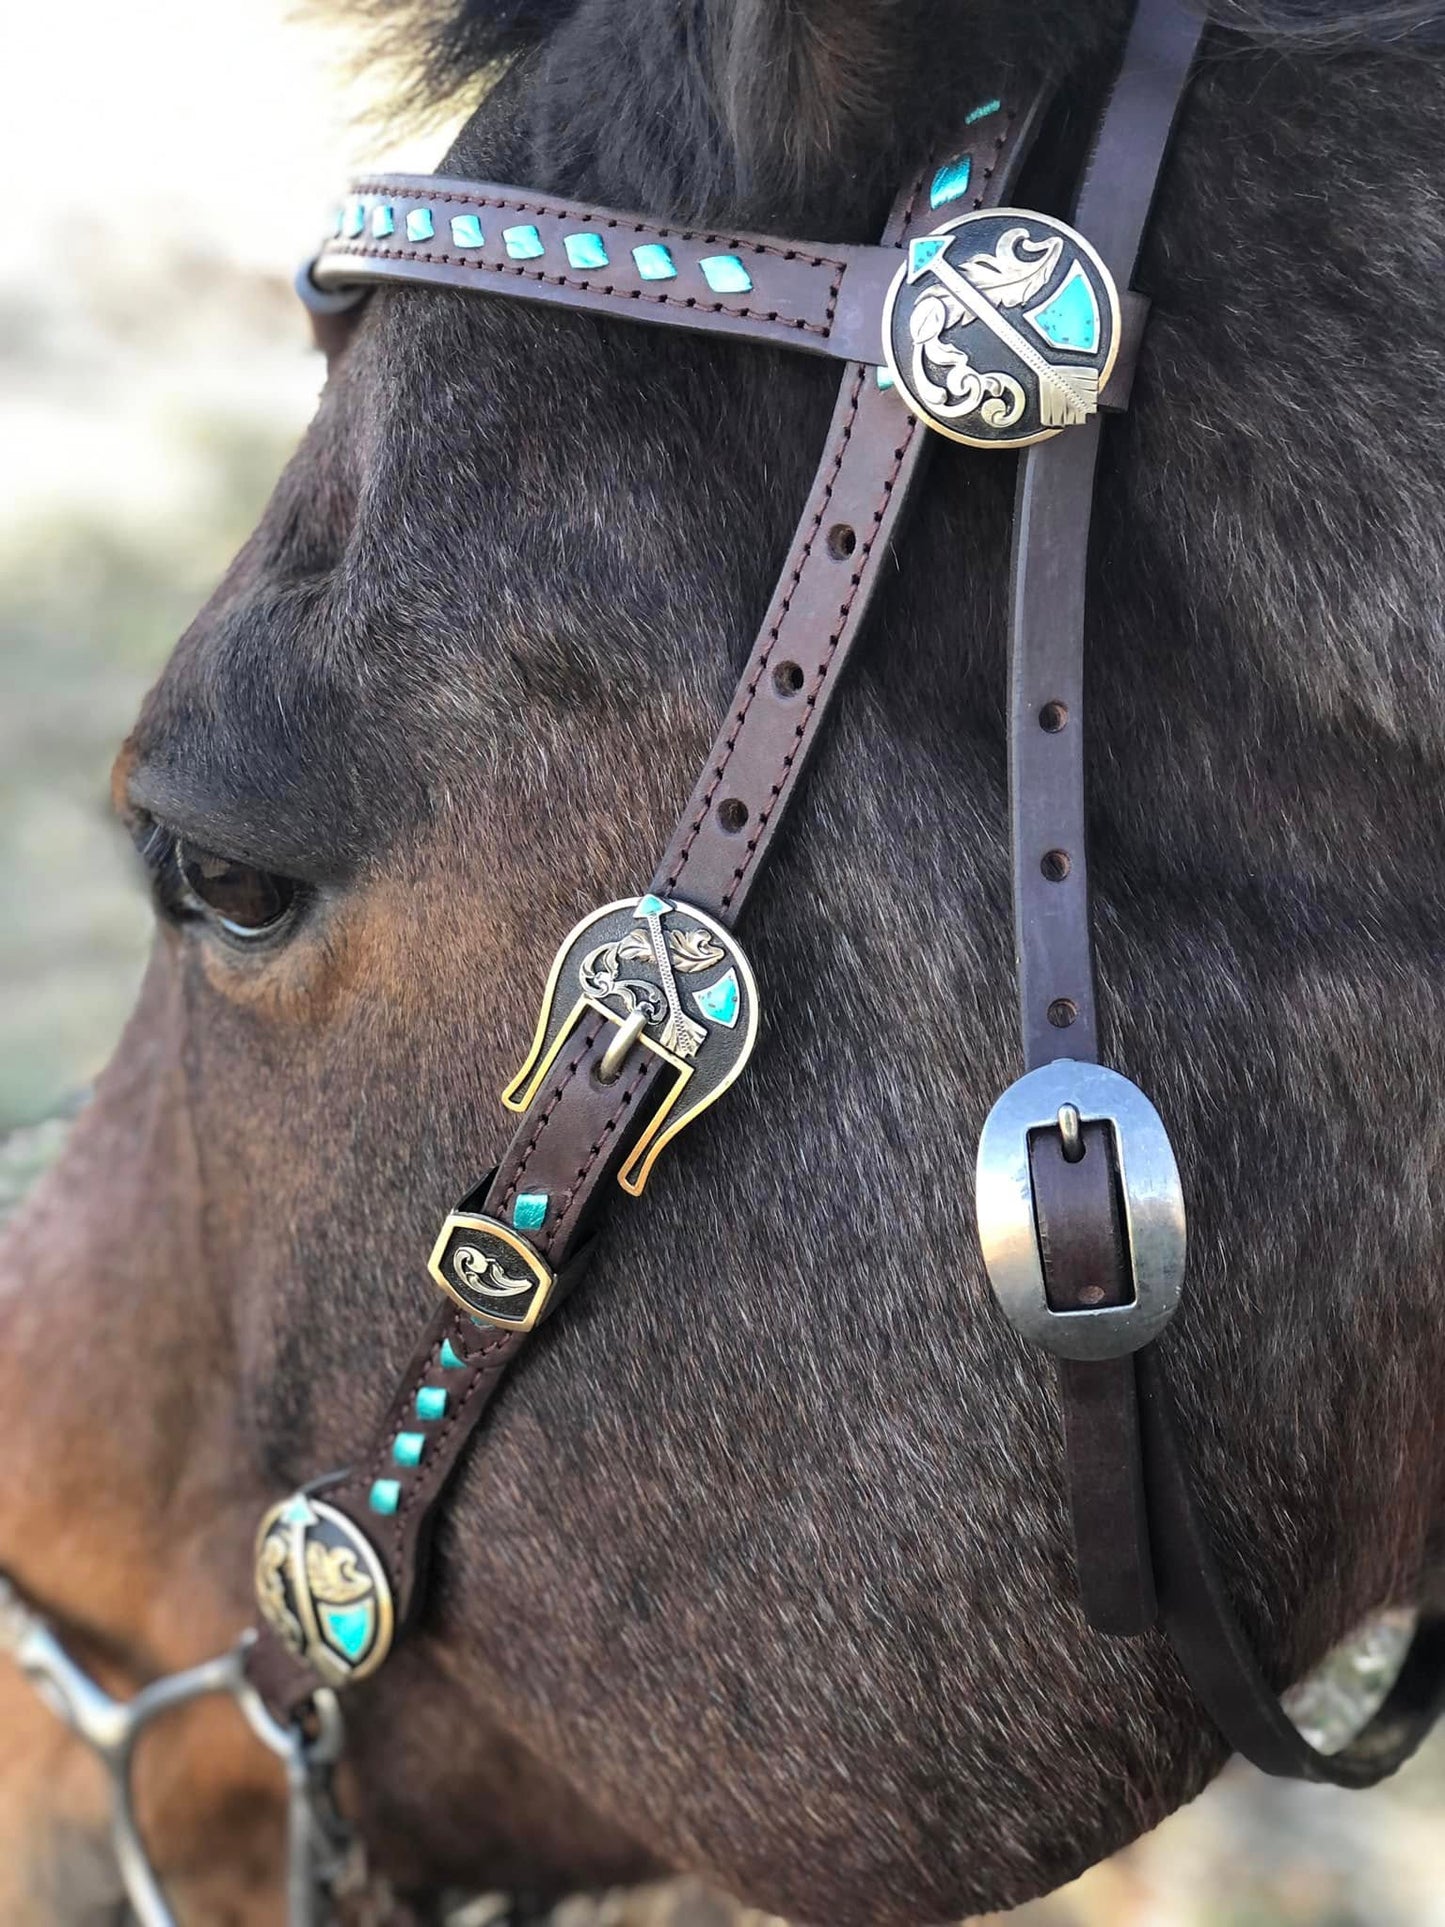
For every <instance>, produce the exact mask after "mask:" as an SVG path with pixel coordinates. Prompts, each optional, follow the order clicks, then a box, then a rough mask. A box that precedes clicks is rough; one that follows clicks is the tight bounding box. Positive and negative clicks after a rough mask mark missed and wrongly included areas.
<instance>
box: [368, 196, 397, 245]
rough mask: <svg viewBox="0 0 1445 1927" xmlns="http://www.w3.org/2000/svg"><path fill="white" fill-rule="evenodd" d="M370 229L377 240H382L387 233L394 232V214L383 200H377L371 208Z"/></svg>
mask: <svg viewBox="0 0 1445 1927" xmlns="http://www.w3.org/2000/svg"><path fill="white" fill-rule="evenodd" d="M371 231H372V233H373V234H374V235H375V236H376V238H377V240H378V241H384V240H385V239H386V237H387V235H388V234H395V233H396V215H395V214H394V213H393V212H392V210H391V209H390V208H389V207H388V206H387V204H386V202H385V201H380V202H378V203H377V205H376V206H375V207H374V208H373V209H372V210H371Z"/></svg>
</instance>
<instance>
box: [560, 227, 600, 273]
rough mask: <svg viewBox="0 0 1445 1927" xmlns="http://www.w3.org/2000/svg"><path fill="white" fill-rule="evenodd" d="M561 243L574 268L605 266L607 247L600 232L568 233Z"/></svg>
mask: <svg viewBox="0 0 1445 1927" xmlns="http://www.w3.org/2000/svg"><path fill="white" fill-rule="evenodd" d="M562 245H563V247H564V248H566V250H567V259H568V261H569V262H570V263H571V264H572V266H573V267H574V268H605V267H606V266H607V248H606V245H605V244H604V242H603V239H602V236H601V235H600V234H569V235H567V236H566V237H565V239H564V240H563V242H562Z"/></svg>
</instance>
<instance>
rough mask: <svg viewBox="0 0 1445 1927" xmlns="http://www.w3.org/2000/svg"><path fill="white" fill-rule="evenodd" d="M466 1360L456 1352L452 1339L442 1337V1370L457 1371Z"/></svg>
mask: <svg viewBox="0 0 1445 1927" xmlns="http://www.w3.org/2000/svg"><path fill="white" fill-rule="evenodd" d="M466 1362H467V1361H466V1360H465V1359H464V1358H463V1357H461V1355H460V1354H459V1353H458V1351H457V1348H456V1346H455V1345H453V1343H452V1341H451V1340H450V1339H449V1338H444V1339H443V1340H442V1370H443V1371H444V1372H459V1371H460V1370H461V1369H462V1367H463V1365H465V1364H466Z"/></svg>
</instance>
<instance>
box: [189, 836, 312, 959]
mask: <svg viewBox="0 0 1445 1927" xmlns="http://www.w3.org/2000/svg"><path fill="white" fill-rule="evenodd" d="M175 863H176V868H177V870H178V871H179V872H180V877H181V881H182V883H183V884H184V885H185V888H186V891H187V893H188V895H190V896H191V897H192V898H193V899H194V900H195V902H196V903H197V904H198V905H199V906H201V907H202V908H203V909H205V910H208V911H209V912H210V913H211V915H212V916H213V917H214V919H215V920H216V922H217V923H219V924H220V926H221V928H222V929H223V930H226V931H229V933H230V934H231V935H232V936H233V937H259V936H263V935H265V934H266V933H267V932H268V931H271V930H274V929H275V927H276V925H277V924H279V923H280V922H281V921H282V920H283V919H284V918H285V917H286V916H287V914H288V913H289V912H290V910H291V908H292V905H293V904H294V903H295V901H296V896H297V885H296V883H295V882H294V881H293V880H292V879H291V878H290V877H283V876H277V875H276V873H275V872H274V871H273V870H258V869H257V868H256V867H255V865H254V864H250V863H237V862H235V861H234V860H233V859H232V858H231V857H228V856H217V855H215V853H214V852H213V851H211V850H203V849H201V848H200V846H199V845H198V844H195V843H188V842H187V841H186V840H185V838H184V837H177V838H176V844H175Z"/></svg>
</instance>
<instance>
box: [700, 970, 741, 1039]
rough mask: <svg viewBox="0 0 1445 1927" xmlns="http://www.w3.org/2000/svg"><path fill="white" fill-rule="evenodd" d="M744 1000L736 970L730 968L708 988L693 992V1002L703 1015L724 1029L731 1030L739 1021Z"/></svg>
mask: <svg viewBox="0 0 1445 1927" xmlns="http://www.w3.org/2000/svg"><path fill="white" fill-rule="evenodd" d="M742 1001H743V992H742V986H741V984H739V982H738V973H737V972H736V970H729V971H728V972H727V974H726V975H725V976H722V977H719V978H718V980H717V982H716V983H715V984H709V985H708V987H707V989H706V990H695V991H694V992H693V1002H694V1003H695V1004H696V1005H697V1007H698V1009H699V1010H700V1011H701V1012H702V1014H703V1016H704V1017H710V1018H711V1019H712V1021H713V1023H715V1024H721V1025H722V1027H723V1029H724V1030H731V1029H732V1027H733V1025H734V1024H735V1023H736V1022H737V1021H738V1011H739V1010H740V1009H741V1008H742Z"/></svg>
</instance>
